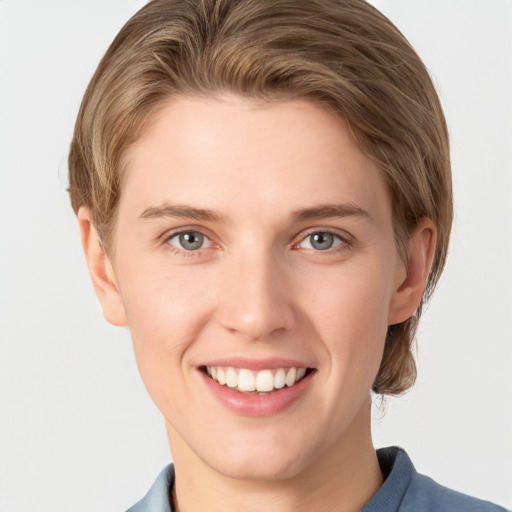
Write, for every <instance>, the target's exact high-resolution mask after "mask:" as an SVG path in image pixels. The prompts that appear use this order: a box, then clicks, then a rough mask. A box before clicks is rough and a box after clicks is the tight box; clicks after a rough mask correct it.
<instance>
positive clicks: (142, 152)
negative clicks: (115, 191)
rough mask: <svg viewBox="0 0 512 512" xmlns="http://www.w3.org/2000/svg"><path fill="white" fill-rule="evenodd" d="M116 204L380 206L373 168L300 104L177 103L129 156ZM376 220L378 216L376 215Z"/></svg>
mask: <svg viewBox="0 0 512 512" xmlns="http://www.w3.org/2000/svg"><path fill="white" fill-rule="evenodd" d="M125 162H126V165H125V173H126V174H125V179H124V189H123V192H122V198H121V206H123V203H124V204H126V203H130V204H131V205H132V206H133V207H134V208H135V209H138V210H141V211H142V209H144V208H147V207H148V204H152V205H156V204H158V203H159V202H160V203H163V202H170V203H174V204H189V203H190V202H191V201H192V202H194V203H197V206H200V207H202V208H208V209H212V210H217V209H219V208H220V209H224V210H233V211H236V209H237V208H238V209H239V210H242V211H244V212H251V211H253V212H254V211H255V210H259V211H260V215H261V210H262V209H263V208H265V209H267V208H269V207H270V206H271V207H272V208H271V210H272V212H273V213H276V212H279V210H280V208H279V207H281V210H283V214H284V213H285V212H289V211H290V210H291V209H295V210H296V209H300V208H304V207H309V206H314V205H316V204H320V203H324V204H335V203H336V204H337V203H339V202H340V201H342V202H350V203H357V205H358V206H360V207H361V208H364V209H369V208H372V207H374V206H387V205H386V203H388V202H389V194H388V191H387V186H386V184H385V181H384V178H383V176H382V173H381V172H380V170H379V169H378V168H377V166H376V164H375V163H374V162H373V161H372V160H371V159H369V158H368V157H367V156H366V155H364V154H363V153H362V151H361V150H360V149H359V147H358V146H357V144H356V142H355V140H354V138H353V137H352V135H351V133H350V130H349V129H348V127H347V124H346V123H345V122H344V121H343V120H342V119H341V118H340V117H338V116H336V115H334V114H333V113H331V112H329V111H327V110H326V109H324V108H322V107H320V106H318V105H317V104H315V103H312V102H310V101H307V100H302V99H301V100H289V101H273V102H268V101H255V100H252V99H247V98H241V97H238V96H222V97H219V98H199V97H180V98H178V99H173V100H172V101H169V103H167V104H165V105H164V106H162V107H161V108H160V109H159V110H158V112H157V113H156V114H155V115H154V117H153V118H152V120H151V123H150V124H148V125H147V126H146V128H145V129H144V131H143V133H142V136H141V137H140V138H139V140H138V141H137V143H136V144H134V145H133V146H132V147H131V148H130V149H129V150H128V152H127V154H126V159H125ZM381 213H382V212H381Z"/></svg>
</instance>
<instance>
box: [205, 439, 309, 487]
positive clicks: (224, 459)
mask: <svg viewBox="0 0 512 512" xmlns="http://www.w3.org/2000/svg"><path fill="white" fill-rule="evenodd" d="M298 444H300V443H298ZM209 456H210V457H209V459H210V460H209V461H208V462H209V465H210V466H211V467H212V468H213V469H214V470H215V471H217V472H218V473H220V474H222V475H224V476H226V477H229V478H233V479H236V480H246V481H263V482H273V481H281V480H287V479H290V478H293V477H295V476H297V475H298V474H299V473H301V472H302V471H304V470H305V466H306V465H307V461H306V460H305V459H306V458H307V457H306V453H305V450H304V449H303V448H302V446H299V447H291V446H289V444H288V446H286V443H283V442H282V441H281V443H280V445H277V446H276V445H275V444H274V445H272V443H259V442H257V441H255V442H253V443H251V444H249V445H248V444H242V445H241V446H240V445H239V446H236V444H231V445H230V446H229V448H227V449H224V450H222V452H221V453H217V454H212V453H211V452H210V453H209Z"/></svg>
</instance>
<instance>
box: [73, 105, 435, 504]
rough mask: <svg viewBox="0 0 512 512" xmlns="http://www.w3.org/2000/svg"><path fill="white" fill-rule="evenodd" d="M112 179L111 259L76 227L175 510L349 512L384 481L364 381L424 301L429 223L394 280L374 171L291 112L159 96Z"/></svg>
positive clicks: (326, 129)
mask: <svg viewBox="0 0 512 512" xmlns="http://www.w3.org/2000/svg"><path fill="white" fill-rule="evenodd" d="M125 172H126V175H125V182H124V187H123V190H122V195H121V201H120V207H119V212H118V218H117V220H116V226H115V230H114V235H113V239H112V246H111V248H110V251H109V254H108V255H107V254H106V253H105V252H104V251H103V249H102V248H101V245H100V244H99V241H98V235H97V233H96V231H95V228H94V223H93V220H92V215H91V212H90V211H89V210H88V209H87V208H86V207H82V208H81V209H80V211H79V214H78V218H79V224H80V229H81V234H82V242H83V246H84V250H85V253H86V257H87V261H88V265H89V270H90V273H91V276H92V280H93V284H94V287H95V290H96V293H97V295H98V297H99V299H100V302H101V304H102V307H103V312H104V315H105V317H106V319H107V320H108V321H109V322H111V323H113V324H115V325H122V326H128V327H129V329H130V331H131V335H132V338H133V344H134V349H135V354H136V358H137V363H138V366H139V370H140V372H141V375H142V378H143V380H144V383H145V385H146V387H147V389H148V392H149V394H150V395H151V397H152V399H153V400H154V402H155V403H156V405H157V406H158V408H159V409H160V411H161V412H162V414H163V416H164V418H165V421H166V425H167V432H168V437H169V443H170V447H171V451H172V454H173V460H174V463H175V468H176V484H175V489H174V493H175V497H174V498H175V503H176V506H177V507H178V508H179V510H181V511H182V512H187V511H194V510H212V511H238V510H244V511H252V510H264V509H265V508H267V509H268V510H272V511H277V512H291V511H302V510H312V509H313V510H337V511H353V510H354V511H355V510H359V509H360V508H361V507H362V506H363V505H364V504H365V503H366V502H367V501H368V500H369V499H370V498H371V496H372V495H373V494H375V492H376V491H377V490H378V488H379V487H380V485H381V484H382V479H383V477H382V474H381V472H380V469H379V465H378V461H377V458H376V455H375V450H374V448H373V445H372V441H371V432H370V389H371V385H372V382H373V380H374V378H375V376H376V374H377V371H378V368H379V364H380V360H381V356H382V352H383V347H384V340H385V335H386V330H387V327H388V325H391V324H396V323H399V322H402V321H403V320H405V319H407V318H408V317H409V316H410V315H411V314H413V313H414V311H415V309H416V308H417V306H418V303H419V301H420V299H421V296H422V293H423V289H424V286H425V282H426V279H427V276H428V272H429V269H430V265H431V263H432V257H433V251H434V245H435V228H434V226H433V224H432V223H431V222H430V221H428V220H423V221H422V222H421V223H420V225H419V227H418V228H417V230H416V231H415V232H414V233H413V236H412V237H411V242H410V253H409V258H408V264H407V265H406V264H405V263H404V260H403V258H402V257H401V256H400V255H399V254H398V252H397V249H396V246H395V240H394V234H393V223H392V215H391V199H390V194H389V191H388V189H387V186H386V184H385V182H384V179H383V176H382V174H381V172H380V171H379V169H378V168H377V167H376V165H375V163H373V162H372V161H371V160H370V159H369V158H368V157H366V156H365V155H364V154H363V153H362V152H361V151H360V150H359V148H358V146H357V145H356V143H355V141H354V139H353V138H352V137H351V135H350V133H349V131H348V130H347V128H346V125H345V124H344V123H343V122H342V120H341V119H339V118H338V117H336V116H334V115H332V114H330V113H328V112H326V111H325V110H323V109H322V108H320V107H318V106H316V105H315V104H313V103H311V102H308V101H304V100H293V101H282V102H274V103H264V102H261V101H260V102H256V101H254V100H249V99H242V98H239V97H236V96H221V97H218V98H216V99H204V98H198V97H182V98H179V99H174V100H173V101H170V102H169V103H168V104H166V105H165V106H163V107H162V108H161V109H160V111H159V112H158V115H157V116H155V118H154V119H153V122H152V123H151V124H150V125H149V126H148V127H147V129H146V130H145V131H144V133H143V135H142V137H141V138H140V139H139V141H138V142H137V143H136V144H135V145H134V146H132V147H131V148H130V149H129V151H128V153H127V155H126V169H125ZM228 373H229V374H230V376H229V377H227V374H228ZM278 373H279V374H280V376H278V375H277V374H278ZM212 374H213V377H215V378H212ZM221 374H222V375H223V377H221ZM283 374H284V375H285V376H286V377H287V378H288V380H289V382H288V383H283V382H279V381H280V379H281V377H282V375H283ZM302 374H303V375H302ZM233 376H234V377H233ZM242 377H243V379H242ZM225 378H228V380H229V379H231V381H230V382H229V383H228V384H229V385H226V384H225V383H224V382H223V381H224V379H225ZM233 379H234V381H233ZM237 379H238V380H237ZM251 379H252V380H251ZM258 380H259V381H260V382H259V385H261V386H263V388H261V389H260V388H258V389H260V391H259V392H258V389H256V390H253V391H251V389H254V386H256V385H258ZM219 381H220V382H219ZM242 381H243V382H242ZM295 381H297V382H295ZM268 382H270V383H271V384H270V387H271V388H272V390H271V391H270V390H268V389H267V388H265V386H267V385H268ZM230 386H232V387H230ZM251 386H252V387H251ZM262 389H263V391H262Z"/></svg>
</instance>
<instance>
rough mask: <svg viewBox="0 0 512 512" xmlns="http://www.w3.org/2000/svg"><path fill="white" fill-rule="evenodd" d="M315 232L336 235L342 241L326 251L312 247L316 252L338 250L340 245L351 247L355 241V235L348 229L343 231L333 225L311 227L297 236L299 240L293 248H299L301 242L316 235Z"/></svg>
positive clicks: (325, 251)
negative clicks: (350, 233)
mask: <svg viewBox="0 0 512 512" xmlns="http://www.w3.org/2000/svg"><path fill="white" fill-rule="evenodd" d="M315 233H327V234H329V235H333V236H334V237H336V238H337V239H339V240H340V241H341V243H340V244H337V245H335V246H333V247H330V248H329V249H326V250H324V251H317V250H315V249H312V250H315V252H324V253H328V252H329V251H330V250H336V249H337V248H339V247H340V246H343V247H350V246H352V245H354V243H355V241H354V239H353V237H352V236H351V235H349V233H347V232H346V231H342V230H339V229H336V228H332V227H315V228H309V229H307V230H304V231H302V232H301V233H300V234H299V235H298V236H297V237H296V238H295V239H296V240H297V242H294V243H293V244H292V248H293V249H299V248H300V244H302V242H304V241H305V240H306V239H307V238H308V237H309V236H311V235H314V234H315Z"/></svg>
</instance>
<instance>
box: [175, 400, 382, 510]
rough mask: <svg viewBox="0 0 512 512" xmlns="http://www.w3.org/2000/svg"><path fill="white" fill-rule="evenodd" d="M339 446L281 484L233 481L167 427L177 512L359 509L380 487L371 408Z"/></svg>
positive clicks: (365, 411) (361, 416) (276, 481)
mask: <svg viewBox="0 0 512 512" xmlns="http://www.w3.org/2000/svg"><path fill="white" fill-rule="evenodd" d="M358 416H360V417H358V418H356V420H355V421H354V422H353V424H352V425H351V427H350V429H349V430H350V431H349V432H346V434H347V435H346V436H343V438H342V439H340V442H339V443H338V444H337V445H336V446H335V447H333V449H332V450H329V453H325V454H320V455H319V457H318V458H317V460H315V462H314V464H312V465H310V466H309V467H307V468H304V470H302V471H300V472H299V473H297V474H296V475H294V476H292V477H290V478H286V479H283V480H271V481H254V480H241V479H236V478H231V477H229V476H226V475H224V474H222V473H221V472H219V471H216V470H215V469H214V468H212V467H210V466H209V465H207V464H205V463H204V462H203V461H201V460H200V459H198V457H197V456H196V455H195V454H194V453H193V452H192V451H191V450H190V448H189V447H188V446H187V445H186V443H185V442H184V441H183V439H182V438H181V437H180V436H179V435H178V434H177V433H176V431H174V430H173V429H172V427H170V426H168V434H169V441H170V444H171V451H172V453H173V459H174V465H175V471H176V481H175V486H174V489H173V501H174V506H175V510H176V512H194V511H197V510H209V511H211V512H221V511H222V512H231V511H233V512H235V511H239V510H244V511H246V512H253V511H254V512H256V511H258V512H259V511H261V510H272V511H273V512H292V511H293V512H303V511H306V510H308V511H309V510H332V511H336V512H355V511H358V510H360V509H361V508H362V507H363V506H364V505H365V504H366V503H367V502H368V501H369V500H370V499H371V497H372V496H373V495H374V494H375V493H376V492H377V490H378V489H379V488H380V486H381V485H382V483H383V476H382V473H381V471H380V467H379V462H378V459H377V455H376V453H375V449H374V447H373V444H372V440H371V429H370V405H369V404H368V406H367V407H364V410H363V411H361V414H359V415H358Z"/></svg>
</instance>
